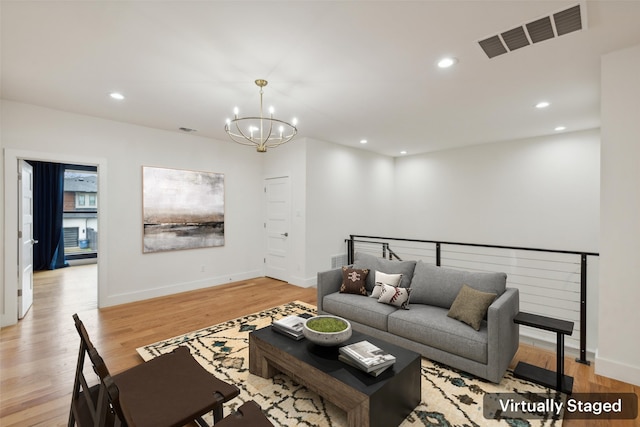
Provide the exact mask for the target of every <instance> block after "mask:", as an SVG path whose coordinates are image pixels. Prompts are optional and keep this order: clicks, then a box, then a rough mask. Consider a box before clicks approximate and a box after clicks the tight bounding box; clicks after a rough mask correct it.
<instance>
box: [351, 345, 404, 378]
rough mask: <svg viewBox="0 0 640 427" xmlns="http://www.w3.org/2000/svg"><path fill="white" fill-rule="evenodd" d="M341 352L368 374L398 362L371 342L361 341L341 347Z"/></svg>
mask: <svg viewBox="0 0 640 427" xmlns="http://www.w3.org/2000/svg"><path fill="white" fill-rule="evenodd" d="M339 351H340V353H341V354H343V355H345V356H347V357H348V358H349V359H351V360H352V361H354V362H355V363H356V364H357V365H358V366H360V367H361V368H362V369H363V370H365V371H366V372H371V371H373V370H376V369H380V368H384V367H387V366H391V365H393V364H394V363H395V362H396V358H395V356H394V355H393V354H390V353H388V352H386V351H385V350H383V349H381V348H380V347H377V346H375V345H373V344H371V343H370V342H369V341H360V342H357V343H353V344H349V345H345V346H344V347H340V350H339Z"/></svg>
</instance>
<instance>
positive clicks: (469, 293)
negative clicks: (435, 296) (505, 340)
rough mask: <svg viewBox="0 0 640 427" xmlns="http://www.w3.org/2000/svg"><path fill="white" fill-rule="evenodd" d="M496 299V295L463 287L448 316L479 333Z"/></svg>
mask: <svg viewBox="0 0 640 427" xmlns="http://www.w3.org/2000/svg"><path fill="white" fill-rule="evenodd" d="M495 299H496V294H493V293H488V292H480V291H478V290H476V289H473V288H472V287H470V286H468V285H462V289H460V292H458V296H457V297H456V299H455V300H454V301H453V304H451V308H450V309H449V313H447V316H449V317H452V318H454V319H456V320H460V321H461V322H464V323H466V324H467V325H469V326H471V327H472V328H473V329H475V330H476V331H479V330H480V324H481V323H482V319H483V318H484V316H485V315H486V314H487V310H488V309H489V306H490V305H491V303H492V302H493V301H494V300H495Z"/></svg>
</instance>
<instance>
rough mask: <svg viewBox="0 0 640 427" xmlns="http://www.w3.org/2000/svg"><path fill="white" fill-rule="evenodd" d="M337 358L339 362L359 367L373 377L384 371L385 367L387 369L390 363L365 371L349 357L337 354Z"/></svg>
mask: <svg viewBox="0 0 640 427" xmlns="http://www.w3.org/2000/svg"><path fill="white" fill-rule="evenodd" d="M338 360H339V361H341V362H344V363H346V364H347V365H349V366H352V367H354V368H356V369H359V370H361V371H363V372H366V373H367V374H369V375H371V376H373V377H377V376H378V375H380V374H381V373H383V372H384V371H386V370H387V369H389V368H390V367H391V366H392V365H387V366H383V367H382V368H378V369H374V370H372V371H369V372H367V371H365V370H364V369H362V367H360V366H358V364H357V363H356V362H354V361H353V359H351V358H350V357H347V356H345V355H344V354H339V355H338Z"/></svg>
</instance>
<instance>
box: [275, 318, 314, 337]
mask: <svg viewBox="0 0 640 427" xmlns="http://www.w3.org/2000/svg"><path fill="white" fill-rule="evenodd" d="M309 317H311V315H309V314H307V313H303V314H297V315H292V316H287V317H284V318H282V319H279V320H276V321H274V322H273V323H272V324H271V327H272V328H273V330H274V331H276V332H279V333H281V334H283V335H285V336H288V337H289V338H293V339H295V340H301V339H302V338H304V335H303V333H302V326H303V325H304V322H305V321H306V320H307V318H309Z"/></svg>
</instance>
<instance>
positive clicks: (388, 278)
mask: <svg viewBox="0 0 640 427" xmlns="http://www.w3.org/2000/svg"><path fill="white" fill-rule="evenodd" d="M375 279H376V285H375V286H374V287H373V291H372V292H371V295H370V297H371V298H380V294H381V293H382V285H383V284H385V285H391V286H394V287H398V286H400V282H402V274H387V273H383V272H381V271H376V277H375Z"/></svg>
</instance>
